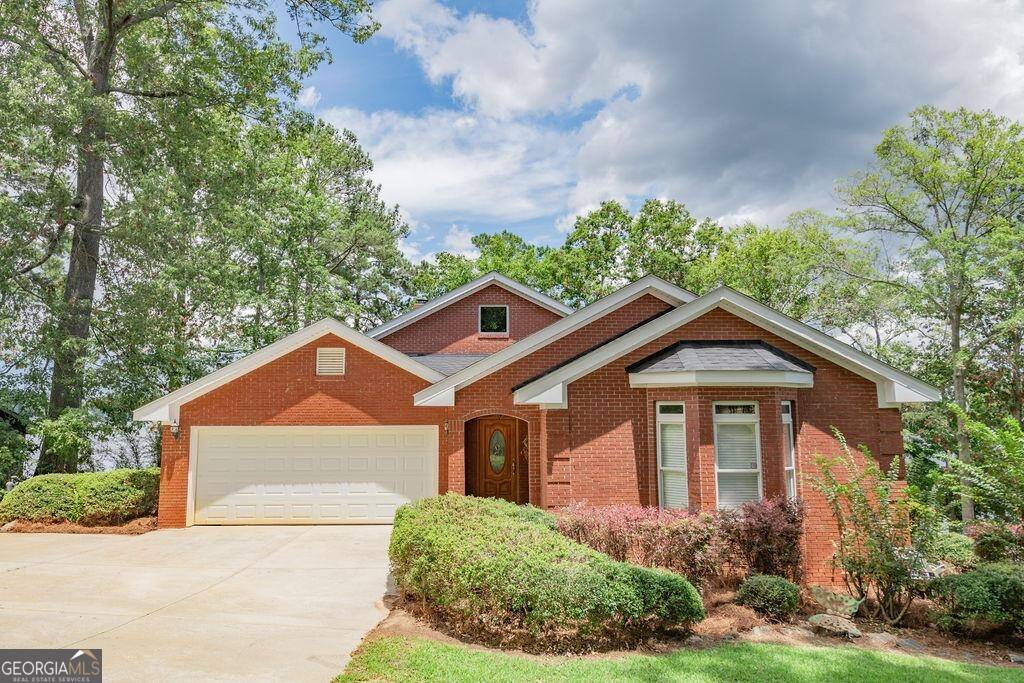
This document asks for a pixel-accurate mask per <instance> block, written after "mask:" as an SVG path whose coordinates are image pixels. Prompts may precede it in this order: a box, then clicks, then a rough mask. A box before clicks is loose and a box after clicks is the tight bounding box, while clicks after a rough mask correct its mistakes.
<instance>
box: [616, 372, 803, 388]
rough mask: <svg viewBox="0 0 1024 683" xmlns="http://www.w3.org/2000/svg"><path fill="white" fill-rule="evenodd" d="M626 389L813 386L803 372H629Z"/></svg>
mask: <svg viewBox="0 0 1024 683" xmlns="http://www.w3.org/2000/svg"><path fill="white" fill-rule="evenodd" d="M629 386H630V387H632V388H634V389H638V388H647V387H794V388H797V389H809V388H811V387H813V386H814V375H813V374H812V373H810V372H808V371H806V370H668V371H665V372H631V373H629Z"/></svg>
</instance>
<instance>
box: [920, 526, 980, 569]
mask: <svg viewBox="0 0 1024 683" xmlns="http://www.w3.org/2000/svg"><path fill="white" fill-rule="evenodd" d="M923 550H924V556H925V558H926V559H927V560H929V561H930V562H944V563H946V564H947V565H950V566H952V567H954V568H956V569H959V570H961V571H962V570H965V569H971V568H972V567H974V566H975V565H976V564H978V556H977V555H976V554H975V553H974V541H972V540H971V539H970V538H968V537H967V536H964V535H963V534H958V533H956V532H955V531H947V532H943V533H939V534H936V535H935V537H934V538H932V539H931V542H930V543H929V544H928V546H927V547H926V548H923Z"/></svg>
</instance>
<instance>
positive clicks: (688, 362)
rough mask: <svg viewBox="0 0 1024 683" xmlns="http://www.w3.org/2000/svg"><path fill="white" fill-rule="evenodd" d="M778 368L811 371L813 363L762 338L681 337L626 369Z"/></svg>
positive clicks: (643, 370)
mask: <svg viewBox="0 0 1024 683" xmlns="http://www.w3.org/2000/svg"><path fill="white" fill-rule="evenodd" d="M699 370H781V371H787V372H814V366H813V365H811V364H810V363H807V362H805V361H802V360H800V359H799V358H797V357H796V356H793V355H791V354H788V353H786V352H785V351H783V350H781V349H777V348H775V347H774V346H772V345H771V344H767V343H765V342H763V341H734V340H726V341H682V342H677V343H675V344H673V345H672V346H669V347H668V348H665V349H662V350H661V351H658V352H657V353H655V354H652V355H650V356H648V357H647V358H644V359H643V360H640V361H637V362H636V363H633V364H632V365H630V366H629V367H628V368H626V371H627V372H631V373H647V372H675V371H683V372H692V371H699Z"/></svg>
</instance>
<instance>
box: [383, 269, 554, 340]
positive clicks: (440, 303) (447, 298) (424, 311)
mask: <svg viewBox="0 0 1024 683" xmlns="http://www.w3.org/2000/svg"><path fill="white" fill-rule="evenodd" d="M488 285H497V286H499V287H501V288H503V289H506V290H508V291H510V292H512V293H513V294H517V295H519V296H521V297H523V298H524V299H527V300H529V301H532V302H533V303H535V304H537V305H538V306H541V307H542V308H546V309H548V310H549V311H551V312H552V313H557V314H558V315H560V316H566V315H569V314H570V313H572V309H571V308H570V307H568V306H566V305H565V304H563V303H562V302H561V301H558V300H557V299H553V298H551V297H550V296H548V295H546V294H543V293H541V292H538V291H537V290H535V289H533V288H531V287H527V286H526V285H524V284H522V283H521V282H516V281H515V280H512V279H510V278H507V277H505V276H504V275H502V274H501V273H495V272H490V273H487V274H486V275H484V276H482V277H478V278H477V279H475V280H473V281H472V282H467V283H466V284H464V285H462V286H461V287H457V288H456V289H453V290H452V291H450V292H448V293H447V294H442V295H441V296H439V297H437V298H436V299H431V300H430V301H428V302H427V303H425V304H423V305H422V306H419V307H417V308H414V309H412V310H411V311H406V312H405V313H403V314H402V315H400V316H398V317H396V318H392V319H391V320H389V321H388V322H386V323H384V324H383V325H379V326H377V327H375V328H373V329H372V330H370V331H369V332H367V333H366V334H367V336H368V337H371V338H372V339H380V338H381V337H383V336H386V335H388V334H391V333H392V332H397V331H398V330H400V329H402V328H403V327H405V326H406V325H410V324H412V323H414V322H415V321H417V320H419V319H420V318H422V317H424V316H427V315H430V314H431V313H435V312H437V311H439V310H441V309H442V308H444V307H445V306H450V305H451V304H453V303H455V302H456V301H459V300H460V299H464V298H466V297H467V296H469V295H470V294H473V293H474V292H478V291H480V290H481V289H483V288H484V287H487V286H488ZM478 329H479V327H478Z"/></svg>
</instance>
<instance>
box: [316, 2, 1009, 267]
mask: <svg viewBox="0 0 1024 683" xmlns="http://www.w3.org/2000/svg"><path fill="white" fill-rule="evenodd" d="M375 14H376V16H377V18H378V19H379V20H380V21H381V23H382V29H381V31H380V33H379V34H378V35H376V36H374V37H373V38H372V39H371V40H370V41H369V42H368V43H367V44H364V45H354V44H352V43H351V42H350V41H348V40H347V39H346V38H344V37H343V36H339V35H333V36H330V37H329V44H330V47H331V48H332V51H333V53H334V61H333V63H332V64H330V65H325V66H323V67H321V68H320V70H319V71H318V72H317V73H316V74H314V75H313V76H312V77H310V78H309V79H308V81H307V82H306V86H307V90H306V91H304V97H303V102H304V106H306V108H308V109H309V110H310V111H313V112H314V113H316V114H317V115H318V116H320V117H322V118H324V119H325V120H327V121H330V122H332V123H334V124H335V125H338V126H343V127H346V128H350V129H351V130H353V131H354V132H355V133H356V134H357V136H359V139H360V142H361V144H362V145H363V146H364V147H365V148H366V149H367V151H368V152H369V153H370V155H371V157H372V158H373V159H374V162H375V166H376V167H375V171H374V176H375V179H376V180H377V181H378V182H380V183H381V185H382V191H383V194H384V197H385V199H386V200H388V201H389V202H392V203H397V204H399V205H400V206H401V207H402V209H403V211H404V212H405V215H406V216H407V217H408V220H409V222H410V225H412V226H413V234H412V235H411V236H410V238H409V239H408V240H407V243H406V245H405V247H406V250H407V253H408V254H409V255H410V256H411V257H413V258H415V259H418V258H423V257H429V255H430V254H432V253H435V252H437V251H439V250H442V249H447V250H449V251H465V250H468V249H469V248H470V245H469V242H468V240H469V237H470V236H471V235H472V234H474V233H478V232H482V231H493V230H498V229H503V228H508V229H510V230H513V231H514V232H517V233H519V234H521V235H523V236H524V237H525V238H526V239H528V240H530V241H533V242H536V243H540V244H558V243H560V242H561V241H562V240H563V239H564V237H565V230H566V229H567V228H568V227H569V226H571V223H572V220H573V218H574V217H575V216H576V215H578V214H579V213H581V212H584V211H586V210H588V209H589V208H592V207H593V206H595V205H596V204H597V203H599V202H600V201H602V200H604V199H618V200H621V201H624V202H627V203H629V204H631V205H633V206H635V205H636V204H638V203H639V202H641V201H642V200H643V199H644V198H646V197H671V198H674V199H678V200H680V201H683V202H684V203H686V204H687V205H688V206H689V207H690V209H691V211H692V212H693V213H694V214H696V215H698V216H701V217H703V216H708V217H711V218H714V219H716V220H720V221H723V222H724V223H728V224H732V223H738V222H741V221H744V220H753V221H756V222H758V223H771V224H778V223H781V222H783V221H784V220H785V218H786V216H787V215H788V214H789V213H791V212H793V211H795V210H798V209H801V208H806V207H815V208H820V209H824V210H830V209H832V208H834V207H835V200H834V198H833V194H832V188H833V187H834V183H835V181H836V179H838V178H841V177H844V176H846V175H848V174H850V173H852V172H855V171H856V170H858V169H862V168H864V167H865V166H866V164H868V163H869V162H870V158H871V149H872V147H873V146H874V145H875V144H876V143H877V142H878V140H879V137H880V134H881V132H882V131H883V130H884V129H885V128H887V127H888V126H891V125H894V124H897V123H899V122H901V121H902V120H903V118H904V117H905V115H906V113H907V112H908V111H910V110H911V109H913V108H914V107H916V106H919V105H922V104H934V105H938V106H942V107H955V106H961V105H963V106H968V107H972V108H991V109H994V110H996V111H997V112H999V113H1003V114H1006V115H1009V116H1012V117H1015V118H1020V117H1021V116H1020V115H1021V109H1022V106H1024V66H1022V53H1024V38H1022V36H1024V11H1022V9H1021V7H1020V5H1019V4H1018V3H1017V2H996V1H991V2H989V1H988V0H972V1H970V2H968V1H967V0H955V1H954V0H944V1H942V2H939V1H938V0H901V2H900V3H892V2H882V1H880V0H878V1H876V0H864V1H863V2H857V3H842V2H834V1H829V0H813V1H807V2H795V1H792V2H787V1H785V0H780V2H775V3H748V2H730V1H728V0H687V1H686V2H665V1H661V2H658V1H655V0H650V1H644V0H637V1H636V2H630V3H626V2H621V1H620V0H591V1H588V2H572V1H568V0H532V1H531V2H529V3H526V2H498V1H479V2H471V1H470V0H460V1H458V2H444V1H443V0H380V1H379V2H377V3H376V8H375Z"/></svg>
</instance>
